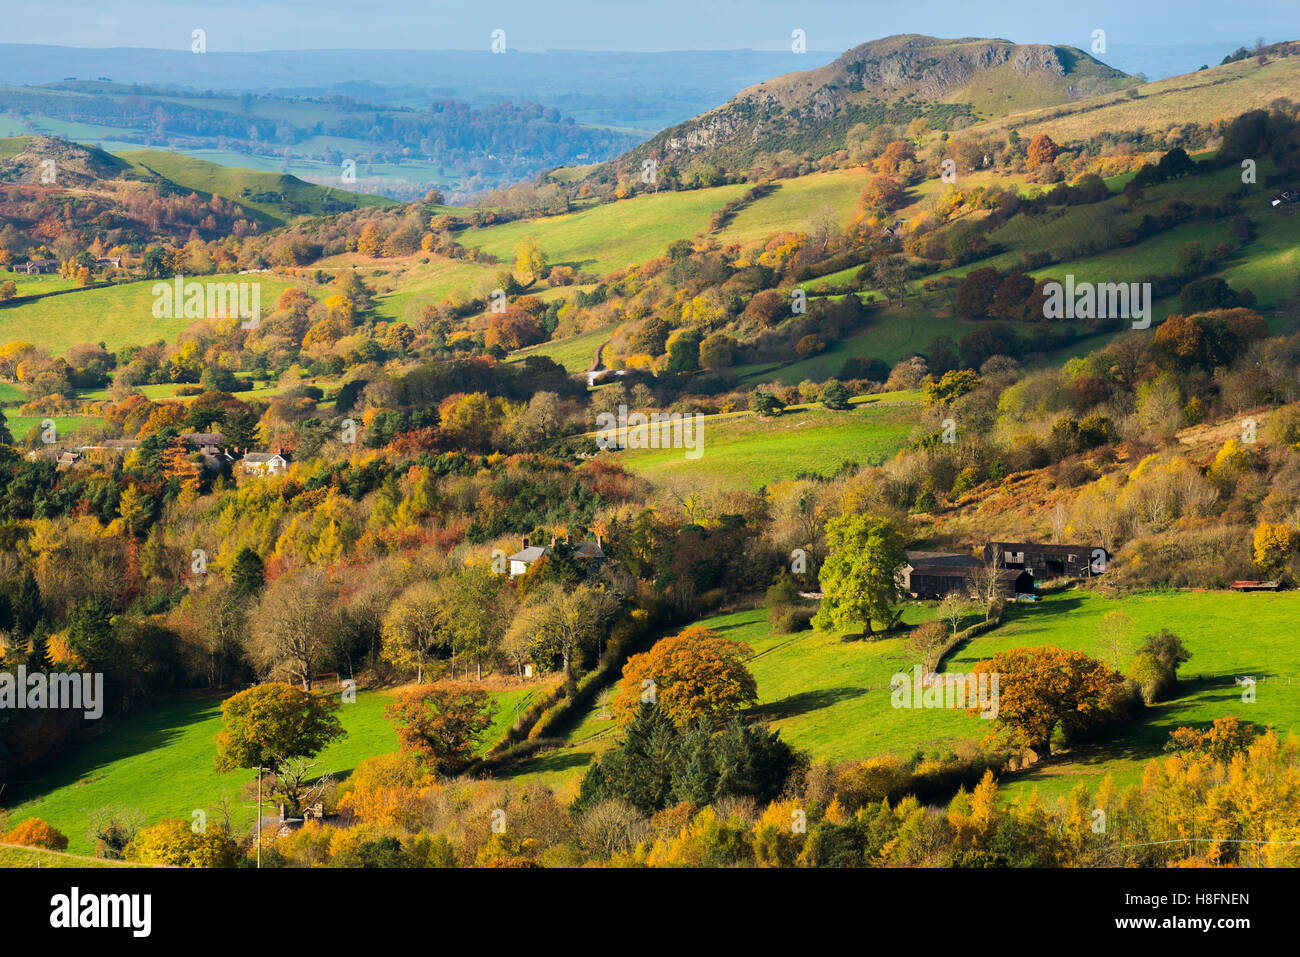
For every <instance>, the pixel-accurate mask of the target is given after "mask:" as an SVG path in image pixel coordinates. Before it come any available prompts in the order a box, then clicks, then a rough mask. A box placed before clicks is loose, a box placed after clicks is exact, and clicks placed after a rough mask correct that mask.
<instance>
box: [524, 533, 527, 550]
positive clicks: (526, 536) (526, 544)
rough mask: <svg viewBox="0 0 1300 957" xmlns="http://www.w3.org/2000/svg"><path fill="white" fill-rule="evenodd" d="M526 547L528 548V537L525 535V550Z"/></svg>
mask: <svg viewBox="0 0 1300 957" xmlns="http://www.w3.org/2000/svg"><path fill="white" fill-rule="evenodd" d="M527 547H528V536H527V535H525V536H524V548H527Z"/></svg>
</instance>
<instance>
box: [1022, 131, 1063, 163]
mask: <svg viewBox="0 0 1300 957" xmlns="http://www.w3.org/2000/svg"><path fill="white" fill-rule="evenodd" d="M1059 152H1060V149H1059V148H1058V147H1057V145H1056V144H1055V143H1054V142H1052V138H1051V137H1050V136H1048V135H1047V134H1046V133H1039V134H1038V135H1037V136H1035V137H1034V138H1033V140H1031V141H1030V143H1029V153H1028V155H1027V156H1026V158H1025V165H1026V166H1027V167H1028V168H1029V169H1037V168H1038V167H1039V166H1042V165H1043V164H1044V163H1051V162H1052V161H1053V160H1055V159H1056V156H1057V154H1058V153H1059Z"/></svg>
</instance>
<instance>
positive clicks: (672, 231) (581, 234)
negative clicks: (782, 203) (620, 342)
mask: <svg viewBox="0 0 1300 957" xmlns="http://www.w3.org/2000/svg"><path fill="white" fill-rule="evenodd" d="M745 188H746V187H745V186H743V185H733V186H718V187H715V188H713V189H697V190H691V191H688V192H680V193H678V192H672V193H659V194H657V195H651V196H637V197H634V198H632V199H626V200H621V201H619V202H616V203H607V204H605V205H602V206H594V207H592V208H590V209H584V210H582V211H581V212H576V213H567V214H565V215H563V216H555V217H551V218H549V219H544V220H521V221H519V222H514V223H506V224H504V225H501V226H487V227H484V228H482V229H467V230H465V231H464V232H463V233H460V234H459V235H458V236H457V240H458V241H459V242H460V244H461V245H463V246H470V247H474V248H477V249H482V250H483V251H485V252H487V253H490V254H491V255H493V256H495V257H496V258H497V259H499V260H501V261H502V262H507V263H508V262H511V261H513V259H514V251H515V247H516V246H517V245H519V243H520V242H522V241H523V240H524V239H529V238H532V239H536V240H537V241H538V244H539V245H540V246H541V248H542V251H543V252H545V253H546V256H547V259H548V260H549V261H550V263H551V265H553V266H560V265H568V266H573V267H574V268H576V269H579V270H585V271H590V272H595V273H598V274H603V273H607V272H612V271H613V270H615V269H622V268H624V267H626V266H630V265H634V264H636V263H640V262H644V261H646V260H647V259H650V258H652V257H654V256H662V255H664V253H665V252H666V251H667V249H668V245H669V244H670V243H671V242H673V240H675V239H683V238H689V237H691V236H694V235H695V234H696V233H700V232H703V231H704V230H705V229H707V228H708V225H709V216H710V215H711V214H712V213H713V211H714V210H716V209H720V208H721V207H722V206H723V205H724V204H725V203H726V202H727V201H728V200H730V199H734V198H735V197H737V196H739V195H741V194H742V193H744V192H745Z"/></svg>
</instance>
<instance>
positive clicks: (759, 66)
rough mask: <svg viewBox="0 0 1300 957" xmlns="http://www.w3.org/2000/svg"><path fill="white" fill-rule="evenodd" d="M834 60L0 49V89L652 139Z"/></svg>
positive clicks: (754, 53) (724, 55)
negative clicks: (195, 94) (448, 115)
mask: <svg viewBox="0 0 1300 957" xmlns="http://www.w3.org/2000/svg"><path fill="white" fill-rule="evenodd" d="M834 56H835V54H834V53H832V52H826V53H817V52H811V51H810V52H808V53H806V54H800V55H796V54H794V53H791V52H789V51H788V50H787V51H784V52H767V51H758V50H683V51H671V52H663V53H622V52H619V53H610V52H586V51H581V50H552V51H547V52H546V53H525V52H520V51H515V50H510V51H508V52H507V53H505V54H502V55H494V54H492V53H490V52H489V51H488V50H487V49H486V47H485V48H484V49H483V50H430V51H413V50H289V51H271V52H263V53H220V52H208V53H205V54H203V55H201V56H200V55H196V54H193V53H190V52H189V51H188V50H121V49H116V50H96V49H83V48H73V47H49V46H37V45H31V44H0V83H9V84H14V85H22V84H30V85H42V84H47V83H55V82H58V81H62V80H64V79H66V78H68V77H75V78H77V79H78V80H82V81H85V80H96V79H99V78H101V77H107V78H109V79H111V80H112V81H114V82H116V83H121V84H128V85H129V84H133V83H138V84H142V85H145V86H158V87H170V88H183V89H188V90H216V91H236V92H242V91H250V92H255V93H268V94H276V95H281V96H300V97H301V96H310V97H320V96H330V95H343V96H350V97H353V98H356V99H359V100H364V101H367V102H370V103H376V104H382V105H389V106H417V107H419V106H427V104H428V103H429V101H430V100H434V99H438V100H442V99H454V100H461V101H464V102H466V103H470V104H473V105H476V106H483V105H486V104H493V103H501V102H504V101H507V100H508V101H511V102H514V103H522V102H532V103H540V104H541V105H542V106H548V107H552V108H554V109H557V110H560V111H561V112H562V113H564V114H565V115H566V116H571V117H573V118H574V119H575V120H577V121H578V122H581V123H592V124H598V125H602V126H610V127H615V128H619V129H634V130H641V131H644V132H646V133H652V132H656V131H658V130H661V129H663V128H664V127H665V126H671V125H672V124H673V123H680V122H681V121H682V120H684V119H687V118H689V117H692V116H695V115H696V114H697V113H702V112H703V111H705V110H707V109H711V108H712V107H715V106H717V105H718V104H719V103H722V102H724V101H725V100H726V99H727V98H728V97H730V96H731V95H732V94H734V93H735V92H736V91H737V90H740V89H743V88H744V87H746V86H749V85H751V84H754V83H758V82H759V81H761V80H766V79H768V78H769V77H773V76H777V75H778V74H781V73H787V72H789V71H790V70H801V69H808V68H809V67H813V66H821V65H822V64H824V63H828V62H829V61H830V60H831V59H833V58H834Z"/></svg>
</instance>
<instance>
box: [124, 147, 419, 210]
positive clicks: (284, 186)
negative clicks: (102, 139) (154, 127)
mask: <svg viewBox="0 0 1300 957" xmlns="http://www.w3.org/2000/svg"><path fill="white" fill-rule="evenodd" d="M117 155H118V156H120V157H121V158H122V159H124V160H126V161H127V162H129V163H130V164H131V166H132V168H133V169H134V170H135V172H136V173H138V174H139V175H141V176H143V177H145V178H147V179H152V178H154V177H161V178H162V179H165V180H167V181H168V182H171V183H175V184H176V185H177V186H180V187H182V188H184V189H186V190H190V191H193V192H196V193H198V194H199V195H200V196H202V197H204V198H205V199H207V198H210V197H212V196H213V195H214V194H215V195H217V196H220V197H221V198H222V199H228V200H232V201H234V202H236V203H238V204H239V205H240V206H243V207H244V208H245V209H247V210H249V211H250V212H251V213H253V214H254V215H255V216H256V217H257V218H258V219H260V220H261V221H263V222H265V223H269V224H274V225H277V226H283V225H284V224H285V223H287V222H289V221H290V220H292V219H295V218H296V217H298V216H325V215H328V214H330V213H341V212H345V211H347V210H350V209H357V208H359V207H363V206H391V205H394V201H393V200H390V199H386V198H384V197H383V196H371V195H367V194H365V193H353V192H349V191H348V190H345V189H335V188H334V187H332V186H318V185H316V184H315V183H307V182H304V181H303V180H301V179H299V178H298V177H296V176H290V175H289V174H287V173H266V172H261V171H258V170H252V169H243V168H240V167H233V166H221V165H218V164H216V163H210V162H208V161H206V160H201V159H196V158H195V157H193V156H185V155H182V154H180V153H172V152H169V151H167V150H135V151H130V152H122V153H118V154H117Z"/></svg>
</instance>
